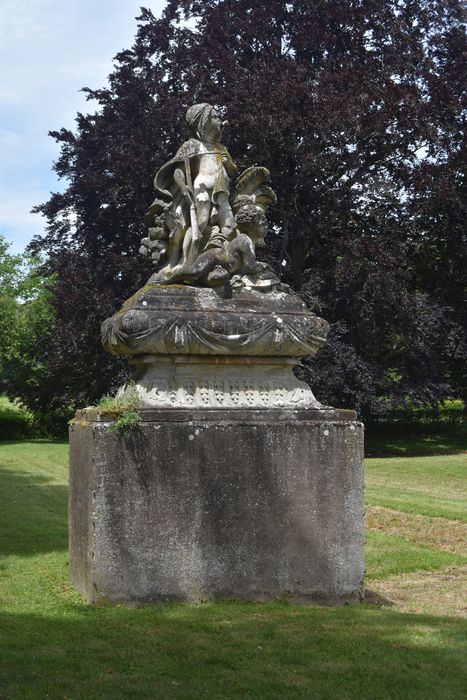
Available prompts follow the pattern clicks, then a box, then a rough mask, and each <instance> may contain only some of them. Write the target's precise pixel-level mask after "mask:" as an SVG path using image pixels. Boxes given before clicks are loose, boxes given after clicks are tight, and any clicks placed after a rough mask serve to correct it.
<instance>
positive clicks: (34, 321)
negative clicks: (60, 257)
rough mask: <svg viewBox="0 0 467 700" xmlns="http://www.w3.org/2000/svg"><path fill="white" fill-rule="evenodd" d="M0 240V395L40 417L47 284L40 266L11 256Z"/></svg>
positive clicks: (44, 403)
mask: <svg viewBox="0 0 467 700" xmlns="http://www.w3.org/2000/svg"><path fill="white" fill-rule="evenodd" d="M8 249H9V244H8V243H7V242H6V240H5V239H4V238H3V237H2V236H0V391H1V392H2V393H6V394H7V395H8V396H9V397H10V398H12V399H15V398H20V399H21V401H22V402H23V403H24V404H25V405H26V406H27V407H28V408H30V409H32V410H33V411H35V412H37V411H39V412H45V411H47V410H48V408H49V402H50V398H51V390H50V388H49V387H48V386H47V369H46V368H47V346H48V345H49V343H50V339H51V336H52V334H53V324H54V319H53V311H52V307H51V305H50V297H51V287H52V279H51V278H44V277H43V276H42V275H41V274H40V265H41V261H40V260H39V259H38V258H34V257H32V256H29V255H11V254H10V253H8Z"/></svg>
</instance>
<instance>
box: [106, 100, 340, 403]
mask: <svg viewBox="0 0 467 700" xmlns="http://www.w3.org/2000/svg"><path fill="white" fill-rule="evenodd" d="M186 121H187V125H188V130H189V136H190V138H189V139H188V141H185V142H184V143H183V144H182V145H181V147H180V148H179V149H178V151H177V153H176V154H175V156H174V157H173V158H172V159H171V160H169V161H168V162H167V163H165V165H163V166H162V167H161V168H160V170H159V171H158V172H157V174H156V176H155V178H154V187H155V191H156V197H155V199H154V201H153V203H152V204H151V206H150V207H149V211H148V213H147V215H146V222H147V224H148V227H149V231H148V236H147V237H145V238H143V240H142V242H141V251H140V252H141V253H142V254H144V255H145V256H149V258H150V259H151V260H152V261H153V262H154V264H155V265H156V268H157V269H156V272H155V273H154V274H153V275H152V276H151V277H150V279H149V280H148V282H147V284H146V285H145V286H144V287H143V288H142V289H140V290H139V291H137V292H136V293H135V294H134V295H133V296H132V297H131V298H130V299H128V301H126V302H125V304H124V305H123V307H122V309H121V310H120V311H119V312H118V313H116V314H114V316H112V317H111V318H109V319H107V320H106V321H104V323H103V324H102V342H103V345H104V348H105V349H106V350H107V351H108V352H110V353H112V354H114V355H127V356H131V358H132V359H131V363H132V364H133V365H135V375H134V381H135V386H136V391H137V393H138V396H139V398H140V402H141V405H142V406H172V407H186V406H193V407H194V406H205V407H208V408H213V407H216V406H224V407H230V408H241V407H244V406H252V407H263V408H270V407H274V406H276V407H289V408H297V407H305V408H309V407H313V408H320V404H319V403H318V402H317V401H316V399H315V398H314V396H313V394H312V392H311V389H310V388H309V387H308V386H307V385H306V384H304V383H303V382H301V381H299V380H298V379H297V378H296V377H295V375H294V374H293V373H292V371H291V368H292V367H293V366H294V364H296V363H297V361H296V360H295V359H294V358H297V357H301V356H303V355H309V354H314V353H315V352H317V351H318V350H319V348H320V347H321V346H322V345H323V344H324V343H325V341H326V336H327V334H328V331H329V325H328V323H327V322H326V321H324V320H323V319H321V318H318V317H317V316H316V315H315V314H313V313H311V312H310V311H309V310H308V309H307V308H306V306H305V304H304V303H303V302H302V301H301V300H300V299H299V298H298V297H297V296H296V295H295V294H293V292H292V291H291V289H290V288H289V287H288V286H287V285H284V284H282V283H281V282H280V280H279V279H278V277H277V276H276V274H275V273H274V271H273V270H272V268H271V267H270V266H269V265H268V264H267V263H265V262H261V261H259V260H257V259H256V250H257V249H258V248H260V247H262V246H264V245H265V238H266V236H267V233H268V220H267V216H266V212H267V208H268V206H270V205H273V204H275V203H276V201H277V200H276V195H275V194H274V191H273V190H272V189H271V187H270V186H269V184H268V183H269V179H270V174H269V171H268V170H267V168H264V167H261V166H258V165H253V166H251V167H249V168H247V169H246V170H245V171H243V172H242V173H240V174H237V166H236V165H235V163H234V162H233V160H232V158H231V156H230V154H229V152H228V150H227V148H226V147H225V146H224V145H223V144H222V143H221V137H222V133H221V122H220V119H219V116H218V114H217V112H216V110H215V109H214V107H212V106H211V105H209V104H206V103H202V104H196V105H194V106H193V107H190V109H189V110H188V111H187V113H186ZM126 390H127V389H126V387H122V389H121V393H123V394H124V393H125V391H126ZM321 408H322V407H321Z"/></svg>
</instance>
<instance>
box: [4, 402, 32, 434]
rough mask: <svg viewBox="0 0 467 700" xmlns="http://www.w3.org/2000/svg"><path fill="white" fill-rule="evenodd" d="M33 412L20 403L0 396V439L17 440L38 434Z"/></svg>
mask: <svg viewBox="0 0 467 700" xmlns="http://www.w3.org/2000/svg"><path fill="white" fill-rule="evenodd" d="M38 432H39V431H38V427H37V424H36V421H35V419H34V416H33V414H32V413H31V412H30V411H28V410H27V409H25V408H24V407H23V406H21V404H17V403H15V402H13V401H10V400H9V399H7V398H6V397H3V396H2V397H0V440H18V439H22V438H30V437H37V436H38Z"/></svg>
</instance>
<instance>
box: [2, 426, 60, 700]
mask: <svg viewBox="0 0 467 700" xmlns="http://www.w3.org/2000/svg"><path fill="white" fill-rule="evenodd" d="M2 445H68V439H67V438H25V439H18V440H0V448H1V447H2ZM0 700H1V697H0Z"/></svg>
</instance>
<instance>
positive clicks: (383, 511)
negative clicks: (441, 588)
mask: <svg viewBox="0 0 467 700" xmlns="http://www.w3.org/2000/svg"><path fill="white" fill-rule="evenodd" d="M365 527H366V528H368V529H369V530H379V531H382V532H384V533H385V534H386V535H396V536H398V537H405V538H408V539H410V540H413V541H414V542H420V543H423V544H427V545H430V546H434V547H438V548H439V549H443V550H445V551H446V552H453V553H454V554H467V544H466V543H467V523H462V522H459V521H458V520H447V519H446V518H434V517H430V516H428V515H418V514H416V513H401V512H399V511H397V510H391V509H390V508H382V507H381V506H367V507H366V508H365Z"/></svg>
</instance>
